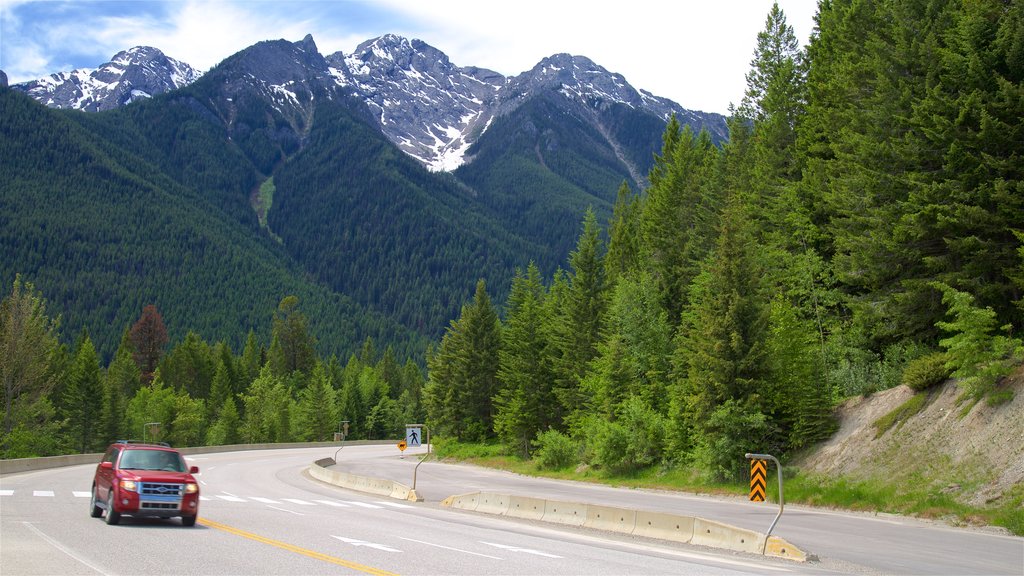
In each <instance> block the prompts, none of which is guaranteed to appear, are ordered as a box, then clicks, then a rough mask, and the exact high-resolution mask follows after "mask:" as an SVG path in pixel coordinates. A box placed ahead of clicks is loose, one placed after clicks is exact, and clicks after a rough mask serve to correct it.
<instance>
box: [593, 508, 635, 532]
mask: <svg viewBox="0 0 1024 576" xmlns="http://www.w3.org/2000/svg"><path fill="white" fill-rule="evenodd" d="M636 517H637V512H636V510H628V509H626V508H613V507H611V506H598V505H596V504H591V505H589V506H587V519H586V521H585V522H583V526H585V527H586V528H593V529H594V530H607V531H609V532H620V533H623V534H632V533H633V529H634V528H635V527H636Z"/></svg>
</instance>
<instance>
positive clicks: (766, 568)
mask: <svg viewBox="0 0 1024 576" xmlns="http://www.w3.org/2000/svg"><path fill="white" fill-rule="evenodd" d="M350 448H351V449H350ZM356 448H358V450H357V449H356ZM366 448H369V449H368V450H367V449H366ZM388 448H390V447H346V448H345V450H347V452H344V458H341V457H340V456H339V459H342V460H343V461H346V460H345V459H349V458H353V460H347V461H350V462H354V461H355V460H358V459H359V458H360V457H362V458H363V459H364V460H365V461H367V462H370V463H371V464H370V465H371V466H372V463H373V462H374V461H375V460H378V461H381V462H384V461H387V460H388V459H389V458H391V456H389V455H388V452H387V449H388ZM328 452H331V451H328ZM329 456H333V454H331V453H325V450H324V449H323V448H316V449H290V450H261V451H250V452H225V453H212V454H201V455H194V456H187V457H186V459H187V460H188V462H189V464H194V465H197V466H199V467H200V470H201V473H200V475H199V479H200V482H201V490H202V501H201V503H200V520H199V524H198V525H197V526H196V527H194V528H185V527H182V526H181V524H180V521H178V520H150V519H147V520H134V519H130V518H126V519H124V520H122V522H121V524H120V525H118V526H108V525H106V524H105V523H103V521H102V520H101V519H96V518H90V517H89V514H88V507H89V490H90V483H91V479H92V473H93V470H94V468H95V466H94V465H84V466H69V467H64V468H54V469H48V470H38V471H33V472H22V473H16V474H7V475H4V476H2V477H0V572H2V573H3V574H4V575H5V576H7V575H20V574H26V575H34V574H139V575H157V574H197V575H218V576H223V575H228V574H377V575H385V574H407V575H415V574H424V575H433V574H453V575H461V574H467V575H469V574H471V575H484V576H486V575H492V574H493V575H497V574H508V575H534V574H587V575H591V574H592V575H596V576H603V575H616V574H773V573H796V574H820V573H835V571H834V570H833V569H832V568H831V567H829V566H826V565H823V564H796V563H792V562H787V561H784V560H778V559H766V558H760V557H754V556H748V555H743V554H733V553H728V552H721V551H716V550H708V549H698V548H694V547H689V546H685V545H676V544H670V543H660V542H657V541H652V540H644V539H639V538H632V537H628V536H621V535H606V534H603V533H598V532H592V531H581V530H573V529H562V528H561V527H558V528H555V527H550V526H547V525H543V524H538V523H525V522H521V521H515V520H510V519H506V518H502V517H491V516H485V515H479V514H471V513H464V512H457V511H451V510H448V509H445V508H442V507H440V506H438V504H437V502H436V501H434V502H424V503H409V502H400V501H395V500H389V499H384V498H381V497H379V496H370V495H365V494H360V493H357V492H352V491H349V490H345V489H341V488H337V487H334V486H330V485H327V484H324V483H321V482H318V481H316V480H314V479H312V478H311V477H309V475H308V473H307V469H308V467H309V465H310V463H311V462H313V461H314V460H317V459H320V458H324V457H329ZM406 458H407V459H409V458H410V457H409V456H407V457H406ZM393 459H394V460H397V461H398V462H399V467H400V466H403V465H405V464H407V462H405V461H404V460H400V459H398V458H397V457H394V458H393ZM427 466H428V465H427V464H424V465H423V467H422V468H421V471H420V472H421V474H425V476H423V477H422V479H423V480H424V481H425V480H426V478H432V479H436V478H438V477H440V476H443V474H441V473H440V472H441V468H440V467H439V466H438V465H436V464H434V466H433V468H435V470H433V471H431V472H429V473H428V472H427ZM398 469H401V468H398ZM424 486H426V485H424ZM852 571H856V570H852Z"/></svg>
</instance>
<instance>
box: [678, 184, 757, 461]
mask: <svg viewBox="0 0 1024 576" xmlns="http://www.w3.org/2000/svg"><path fill="white" fill-rule="evenodd" d="M737 200H738V199H737V198H736V197H735V196H734V197H733V199H732V201H731V202H730V204H729V206H728V207H727V208H726V211H725V214H723V216H722V227H721V230H720V232H719V239H718V244H717V246H716V249H715V252H714V254H713V256H712V257H710V258H709V259H708V261H707V264H706V268H705V270H704V271H703V272H702V274H701V276H700V277H699V278H698V279H697V281H696V282H695V283H694V291H693V293H692V294H691V301H692V302H693V306H692V308H691V309H690V310H689V311H688V312H687V314H686V317H685V321H684V324H683V326H682V327H681V332H680V350H679V354H680V356H679V358H680V361H681V365H682V366H683V367H684V372H685V378H684V380H682V382H681V385H682V386H681V390H680V392H679V393H677V394H679V396H677V398H676V399H677V400H678V401H679V403H678V404H677V406H678V407H680V408H682V412H683V413H682V414H678V413H677V417H678V416H683V421H682V422H681V423H679V425H678V426H677V435H679V437H678V439H677V440H678V442H680V446H681V447H682V446H686V445H687V443H688V439H687V438H686V436H687V433H686V430H692V431H695V432H697V433H698V434H701V433H703V432H705V425H706V424H707V422H708V419H709V418H710V416H711V414H712V413H713V412H714V411H715V410H716V409H717V408H718V407H719V406H720V405H722V404H723V403H724V402H726V401H727V400H736V401H738V402H740V403H741V404H744V405H746V402H747V400H748V399H749V398H750V397H751V396H754V395H757V394H760V393H761V392H762V390H763V387H764V385H765V383H766V380H767V378H768V372H767V363H766V356H765V353H766V349H765V340H766V337H767V321H768V310H767V306H766V303H765V302H764V300H763V298H764V293H763V291H762V289H761V285H760V282H761V277H762V272H761V270H760V268H759V266H758V262H757V260H756V258H755V256H754V252H753V250H754V244H753V239H752V237H751V235H750V230H749V229H748V228H747V222H748V221H749V219H748V218H746V214H745V207H744V206H743V205H742V204H740V203H739V202H738V201H737Z"/></svg>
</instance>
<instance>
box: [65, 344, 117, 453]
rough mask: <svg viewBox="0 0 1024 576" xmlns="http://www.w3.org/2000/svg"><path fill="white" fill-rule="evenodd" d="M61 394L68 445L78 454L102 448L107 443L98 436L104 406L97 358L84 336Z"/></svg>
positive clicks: (94, 350)
mask: <svg viewBox="0 0 1024 576" xmlns="http://www.w3.org/2000/svg"><path fill="white" fill-rule="evenodd" d="M64 395H65V402H64V404H65V406H66V407H67V408H66V410H67V411H66V415H67V421H68V422H67V424H68V434H69V440H70V441H71V445H72V446H74V447H75V449H76V450H78V451H79V452H81V453H82V454H85V453H86V452H90V451H92V450H98V449H100V448H102V446H103V445H105V444H104V443H105V441H106V440H107V439H104V438H101V437H100V433H101V429H100V426H99V424H100V422H99V418H98V416H99V415H100V414H101V413H102V411H103V405H104V402H103V400H104V398H103V396H104V394H103V381H102V375H101V373H100V362H99V358H98V357H97V356H96V349H95V348H94V347H93V345H92V340H91V339H90V338H89V335H88V334H87V333H83V335H82V338H81V339H80V341H79V344H78V348H77V351H76V352H75V361H74V364H73V365H72V366H71V372H70V374H69V375H68V387H67V389H66V390H65V391H64Z"/></svg>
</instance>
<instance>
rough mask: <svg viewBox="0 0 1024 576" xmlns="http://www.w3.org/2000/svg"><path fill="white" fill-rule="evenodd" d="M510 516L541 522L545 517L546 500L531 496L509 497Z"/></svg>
mask: <svg viewBox="0 0 1024 576" xmlns="http://www.w3.org/2000/svg"><path fill="white" fill-rule="evenodd" d="M508 515H509V516H511V517H513V518H522V519H524V520H540V519H541V518H543V517H544V500H541V499H540V498H530V497H529V496H509V498H508Z"/></svg>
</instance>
